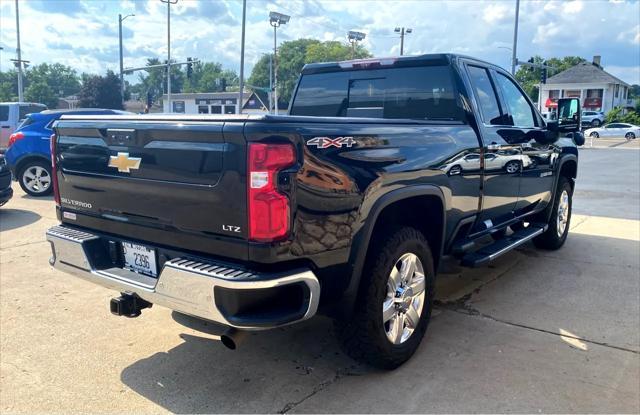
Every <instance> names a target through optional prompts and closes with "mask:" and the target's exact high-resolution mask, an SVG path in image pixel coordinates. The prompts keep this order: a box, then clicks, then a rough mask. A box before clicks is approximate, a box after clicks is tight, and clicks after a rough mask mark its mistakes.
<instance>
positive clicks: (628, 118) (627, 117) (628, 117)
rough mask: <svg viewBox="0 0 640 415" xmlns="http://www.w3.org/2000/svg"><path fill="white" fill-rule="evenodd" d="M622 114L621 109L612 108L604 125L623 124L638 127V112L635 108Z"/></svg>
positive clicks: (639, 123) (639, 119) (639, 116)
mask: <svg viewBox="0 0 640 415" xmlns="http://www.w3.org/2000/svg"><path fill="white" fill-rule="evenodd" d="M623 112H624V111H623V110H622V108H621V107H615V108H613V109H612V110H611V111H609V112H608V113H607V115H606V117H605V123H611V122H624V123H629V124H633V125H640V112H638V108H637V107H636V109H633V110H627V111H626V113H624V114H623Z"/></svg>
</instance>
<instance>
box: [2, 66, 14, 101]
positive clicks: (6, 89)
mask: <svg viewBox="0 0 640 415" xmlns="http://www.w3.org/2000/svg"><path fill="white" fill-rule="evenodd" d="M17 100H18V71H16V70H15V69H11V70H9V71H6V72H0V101H17Z"/></svg>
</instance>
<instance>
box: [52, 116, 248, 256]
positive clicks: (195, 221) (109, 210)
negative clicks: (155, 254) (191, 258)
mask: <svg viewBox="0 0 640 415" xmlns="http://www.w3.org/2000/svg"><path fill="white" fill-rule="evenodd" d="M222 130H223V123H222V122H213V121H212V122H188V121H185V122H156V121H153V122H149V121H133V122H131V121H65V120H64V117H63V119H62V120H61V121H59V122H58V124H56V132H57V135H58V141H57V155H58V158H57V162H58V166H59V169H58V170H59V173H58V178H59V181H60V185H59V186H60V195H61V202H62V203H61V205H62V208H63V209H70V210H75V211H78V213H80V214H83V215H87V216H90V217H93V218H95V219H100V220H101V221H102V222H101V223H100V226H101V227H105V226H106V228H107V229H110V227H111V229H112V227H113V226H115V225H109V224H108V223H107V222H109V223H127V224H131V225H134V224H135V225H139V226H141V227H145V228H155V229H161V230H165V231H170V232H172V234H173V235H174V236H175V237H174V238H173V240H167V241H165V243H167V244H171V245H175V246H179V245H180V244H179V240H180V235H181V234H182V235H184V234H192V235H199V236H215V235H223V236H229V237H233V238H243V237H244V236H245V235H246V181H245V179H244V172H243V171H238V170H239V169H241V170H242V169H245V163H246V161H245V147H244V145H237V144H233V145H232V144H228V143H226V142H225V140H224V137H223V131H222ZM78 216H80V215H78ZM79 220H80V219H79ZM224 225H230V226H233V228H231V229H232V231H225V229H229V228H225V226H224ZM236 227H237V228H236ZM122 230H123V231H126V232H134V231H135V227H133V226H127V227H123V228H122ZM131 236H132V237H138V235H136V234H135V233H132V234H131Z"/></svg>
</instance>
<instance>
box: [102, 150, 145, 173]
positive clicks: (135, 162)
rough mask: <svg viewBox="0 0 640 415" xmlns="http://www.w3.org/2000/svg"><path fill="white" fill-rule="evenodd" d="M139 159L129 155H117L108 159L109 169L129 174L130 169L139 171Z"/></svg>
mask: <svg viewBox="0 0 640 415" xmlns="http://www.w3.org/2000/svg"><path fill="white" fill-rule="evenodd" d="M141 160H142V159H141V158H140V157H129V153H118V155H117V156H111V157H109V167H115V168H116V169H118V171H119V172H122V173H131V169H134V170H136V169H139V168H140V161H141Z"/></svg>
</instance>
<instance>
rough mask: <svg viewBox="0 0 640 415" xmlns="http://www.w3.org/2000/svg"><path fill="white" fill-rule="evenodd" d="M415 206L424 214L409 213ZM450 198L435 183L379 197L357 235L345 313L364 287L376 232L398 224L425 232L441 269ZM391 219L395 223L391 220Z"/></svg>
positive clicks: (353, 249) (346, 294) (350, 310)
mask: <svg viewBox="0 0 640 415" xmlns="http://www.w3.org/2000/svg"><path fill="white" fill-rule="evenodd" d="M412 208H418V209H422V211H421V213H422V212H424V214H423V215H415V214H413V215H407V214H402V213H407V212H409V211H410V210H411V209H412ZM446 211H447V206H446V199H445V197H444V194H443V193H442V190H440V188H438V187H437V186H434V185H417V186H407V187H404V188H402V189H397V190H393V191H391V192H388V193H386V194H384V195H383V196H381V197H380V198H378V200H376V202H375V203H374V204H373V206H372V208H371V209H370V210H369V211H368V212H361V215H362V216H365V217H366V218H367V219H366V221H365V222H364V224H363V226H362V227H361V228H360V230H359V231H358V232H357V233H356V234H355V235H354V237H353V243H352V245H351V254H350V257H349V262H350V263H351V264H353V265H352V272H351V278H350V281H349V285H348V287H347V289H346V290H345V292H344V295H343V301H342V305H343V307H342V308H343V310H342V312H343V313H348V314H350V313H351V312H352V311H353V305H354V303H355V300H356V298H357V295H358V292H359V289H360V277H361V274H362V269H363V268H364V264H365V260H366V257H367V254H368V253H369V249H370V248H371V246H372V242H374V240H375V237H376V233H377V232H379V231H380V230H384V228H386V227H388V226H390V225H393V224H396V225H407V226H413V227H416V228H417V229H419V230H420V231H422V232H423V234H424V235H425V238H426V239H427V241H428V242H429V247H430V248H431V251H432V255H433V260H434V264H433V265H434V269H437V268H438V264H439V261H440V258H441V257H442V252H443V249H444V236H445V229H446ZM389 220H391V222H389Z"/></svg>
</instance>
